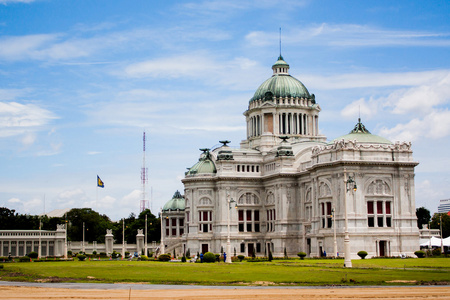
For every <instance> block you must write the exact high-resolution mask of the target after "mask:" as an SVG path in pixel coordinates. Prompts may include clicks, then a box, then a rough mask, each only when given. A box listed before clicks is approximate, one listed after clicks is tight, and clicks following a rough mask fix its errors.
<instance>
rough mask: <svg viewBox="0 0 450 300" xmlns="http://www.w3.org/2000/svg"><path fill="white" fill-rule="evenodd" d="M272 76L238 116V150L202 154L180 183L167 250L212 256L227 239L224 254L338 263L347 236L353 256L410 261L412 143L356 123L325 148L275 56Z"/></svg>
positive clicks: (315, 108)
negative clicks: (241, 133) (242, 136)
mask: <svg viewBox="0 0 450 300" xmlns="http://www.w3.org/2000/svg"><path fill="white" fill-rule="evenodd" d="M272 70H273V75H272V77H270V78H269V79H267V80H266V81H265V82H264V83H262V84H261V86H260V87H259V88H258V89H257V91H256V92H255V94H254V96H253V97H252V98H251V99H250V102H249V105H248V109H247V110H246V111H245V113H244V116H245V118H246V123H247V139H246V140H244V141H242V142H241V144H240V147H239V149H234V148H231V147H229V146H228V145H227V144H228V143H229V141H221V143H222V146H221V147H218V148H216V149H200V150H202V154H201V155H200V159H199V161H198V162H197V163H196V164H195V165H194V166H193V167H192V168H190V169H189V170H188V171H187V172H186V174H185V178H184V179H183V180H182V182H183V184H184V187H185V190H184V196H181V194H176V195H174V199H175V198H177V199H178V200H177V201H176V203H177V204H176V205H173V204H174V199H172V200H170V201H169V203H171V204H170V205H167V204H166V206H165V207H164V209H163V212H162V214H163V217H164V218H166V222H163V229H162V233H163V235H164V236H163V240H164V245H165V248H164V249H165V252H170V251H173V250H175V251H177V253H180V252H179V251H187V250H188V249H189V251H190V253H196V252H206V251H211V252H215V253H219V252H221V251H226V249H227V247H226V246H227V243H228V241H229V243H230V245H231V248H229V249H231V250H228V251H231V252H232V253H231V255H234V253H236V254H237V255H239V254H243V255H246V256H251V255H253V254H255V255H256V256H265V255H268V253H269V251H270V252H272V254H273V255H274V256H283V255H285V254H287V255H288V256H296V254H297V253H298V252H300V251H303V252H306V253H307V255H308V256H310V257H315V256H322V255H324V254H325V253H327V254H328V255H329V256H330V255H331V256H337V255H340V256H343V255H344V237H345V234H346V231H347V234H348V237H349V244H350V250H349V251H350V256H351V257H352V258H356V257H357V254H356V253H357V252H358V251H360V250H365V251H367V252H368V253H369V257H370V256H397V255H401V254H406V255H410V256H413V253H414V251H415V250H418V249H419V230H418V228H417V220H416V209H415V198H414V168H415V166H417V164H418V163H417V162H415V161H414V160H413V157H412V150H411V144H410V143H407V142H402V143H400V142H397V143H392V142H391V141H389V140H387V139H385V138H382V137H379V136H376V135H373V134H371V133H370V132H369V130H367V129H366V128H365V126H364V125H363V124H362V123H361V120H358V122H357V124H356V125H355V127H354V129H353V130H351V131H350V133H349V134H346V135H343V136H341V137H339V138H336V139H334V140H332V141H331V142H327V139H326V137H325V136H323V135H321V134H320V132H319V112H320V111H321V108H320V106H319V105H318V103H317V102H316V99H315V96H314V94H310V93H309V91H308V90H307V88H306V87H305V86H304V85H303V84H302V83H301V82H300V81H299V80H297V79H296V78H294V77H292V76H291V75H289V65H288V64H287V63H286V62H285V61H284V60H283V57H282V56H281V55H280V57H279V58H278V60H277V62H276V63H275V64H274V65H273V66H272ZM180 199H182V200H180ZM169 203H168V204H169ZM169 206H170V208H169ZM180 220H182V221H180ZM346 225H347V226H346ZM229 255H230V254H229Z"/></svg>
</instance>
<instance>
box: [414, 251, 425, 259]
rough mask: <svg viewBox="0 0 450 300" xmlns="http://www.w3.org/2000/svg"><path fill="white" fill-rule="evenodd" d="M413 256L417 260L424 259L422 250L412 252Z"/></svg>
mask: <svg viewBox="0 0 450 300" xmlns="http://www.w3.org/2000/svg"><path fill="white" fill-rule="evenodd" d="M414 254H415V255H416V256H417V257H418V258H424V257H425V251H422V250H417V251H416V252H414Z"/></svg>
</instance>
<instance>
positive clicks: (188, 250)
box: [186, 248, 191, 258]
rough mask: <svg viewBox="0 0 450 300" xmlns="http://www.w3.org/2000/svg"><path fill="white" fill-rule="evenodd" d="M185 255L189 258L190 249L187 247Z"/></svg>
mask: <svg viewBox="0 0 450 300" xmlns="http://www.w3.org/2000/svg"><path fill="white" fill-rule="evenodd" d="M186 257H187V258H191V250H190V249H189V248H188V249H187V251H186Z"/></svg>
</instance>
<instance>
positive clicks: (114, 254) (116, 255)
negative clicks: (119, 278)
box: [111, 251, 122, 258]
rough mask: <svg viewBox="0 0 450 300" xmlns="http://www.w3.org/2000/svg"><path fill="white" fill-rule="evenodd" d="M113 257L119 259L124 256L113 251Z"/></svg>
mask: <svg viewBox="0 0 450 300" xmlns="http://www.w3.org/2000/svg"><path fill="white" fill-rule="evenodd" d="M111 257H112V258H119V257H122V254H120V253H118V252H116V251H113V253H111Z"/></svg>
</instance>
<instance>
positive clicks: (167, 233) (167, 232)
mask: <svg viewBox="0 0 450 300" xmlns="http://www.w3.org/2000/svg"><path fill="white" fill-rule="evenodd" d="M166 236H169V228H167V229H166Z"/></svg>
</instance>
